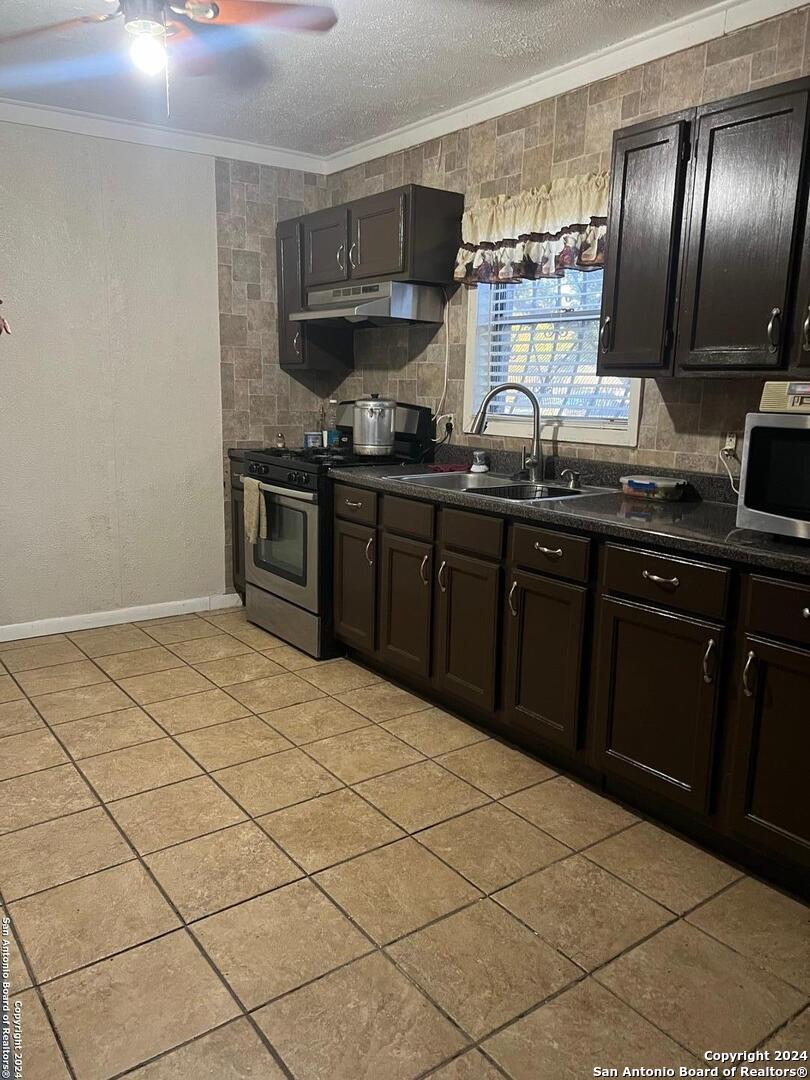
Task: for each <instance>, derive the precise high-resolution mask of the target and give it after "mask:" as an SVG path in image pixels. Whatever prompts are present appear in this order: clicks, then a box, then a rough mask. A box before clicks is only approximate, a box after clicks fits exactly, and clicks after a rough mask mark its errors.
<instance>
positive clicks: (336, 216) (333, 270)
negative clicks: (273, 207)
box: [303, 206, 349, 288]
mask: <svg viewBox="0 0 810 1080" xmlns="http://www.w3.org/2000/svg"><path fill="white" fill-rule="evenodd" d="M303 228H304V285H305V286H306V287H307V288H310V287H311V286H313V285H331V284H332V283H333V282H339V281H345V280H346V279H347V278H348V276H349V259H348V247H349V242H348V241H349V208H348V207H347V206H336V207H334V208H332V209H330V210H320V211H318V213H316V214H308V215H307V216H306V217H305V218H304V219H303Z"/></svg>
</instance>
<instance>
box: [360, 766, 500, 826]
mask: <svg viewBox="0 0 810 1080" xmlns="http://www.w3.org/2000/svg"><path fill="white" fill-rule="evenodd" d="M357 790H358V791H359V792H360V794H361V795H362V796H363V797H364V798H366V799H368V800H369V802H371V803H373V804H374V805H375V806H376V807H377V808H378V809H380V810H382V812H383V813H384V814H386V815H387V816H388V817H390V818H393V819H394V821H395V822H396V823H397V825H401V826H402V828H403V829H406V830H407V831H408V832H413V831H414V830H416V829H424V828H425V827H426V826H428V825H435V824H436V823H437V822H439V821H444V820H445V819H446V818H450V817H454V816H455V815H456V814H462V813H463V812H464V811H465V810H472V809H473V808H474V807H476V806H481V805H482V803H485V802H487V801H488V799H487V796H486V795H484V794H483V793H482V792H480V791H476V789H475V788H474V787H470V785H469V784H467V783H465V782H464V781H463V780H459V778H458V777H456V776H453V774H452V773H449V772H447V770H446V769H442V768H440V767H439V766H438V765H434V763H433V762H432V761H424V762H420V764H418V765H411V766H410V767H409V768H407V769H400V770H398V771H397V772H394V773H388V774H387V775H386V776H377V777H375V778H374V779H373V780H366V781H365V782H364V783H362V784H358V785H357Z"/></svg>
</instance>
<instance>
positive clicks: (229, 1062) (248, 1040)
mask: <svg viewBox="0 0 810 1080" xmlns="http://www.w3.org/2000/svg"><path fill="white" fill-rule="evenodd" d="M128 1075H129V1077H130V1080H191V1078H193V1080H284V1077H285V1076H286V1073H284V1072H282V1070H281V1069H280V1068H279V1066H278V1065H277V1064H276V1063H275V1061H274V1059H273V1055H272V1054H271V1053H270V1051H269V1050H268V1049H267V1047H266V1046H265V1045H264V1043H263V1042H262V1041H261V1039H260V1038H259V1036H258V1035H257V1034H256V1032H255V1031H254V1030H253V1028H252V1027H251V1026H250V1024H249V1023H248V1021H247V1020H233V1021H232V1022H231V1023H230V1024H226V1025H225V1026H224V1027H221V1028H217V1030H216V1031H212V1032H211V1033H210V1034H209V1035H203V1037H202V1038H201V1039H195V1040H194V1042H191V1043H187V1044H186V1045H185V1046H181V1047H180V1049H179V1050H172V1051H171V1052H170V1053H168V1054H164V1056H163V1057H160V1058H158V1059H157V1061H153V1062H151V1063H150V1064H149V1065H143V1066H141V1068H140V1069H136V1070H135V1072H133V1073H129V1074H128Z"/></svg>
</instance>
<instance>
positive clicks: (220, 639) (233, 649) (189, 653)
mask: <svg viewBox="0 0 810 1080" xmlns="http://www.w3.org/2000/svg"><path fill="white" fill-rule="evenodd" d="M171 650H172V652H173V653H175V654H176V655H177V656H179V657H180V658H181V659H182V660H185V661H186V663H187V664H202V663H204V662H205V661H206V660H224V659H225V658H226V657H228V656H239V654H240V653H249V652H250V646H249V645H245V643H244V641H239V639H238V638H235V637H231V635H230V634H214V635H213V636H212V637H203V638H197V639H196V640H195V641H178V642H176V643H175V644H174V645H172V646H171Z"/></svg>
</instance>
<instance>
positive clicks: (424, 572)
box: [419, 555, 430, 585]
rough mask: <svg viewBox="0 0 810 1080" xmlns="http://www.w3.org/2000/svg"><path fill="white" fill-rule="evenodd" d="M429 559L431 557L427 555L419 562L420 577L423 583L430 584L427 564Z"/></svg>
mask: <svg viewBox="0 0 810 1080" xmlns="http://www.w3.org/2000/svg"><path fill="white" fill-rule="evenodd" d="M429 559H430V556H429V555H425V556H424V557H423V558H422V562H421V563H420V564H419V578H420V580H421V582H422V584H423V585H427V584H428V576H427V564H428V560H429Z"/></svg>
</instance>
